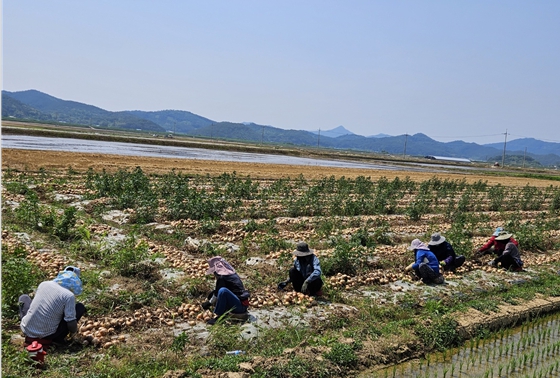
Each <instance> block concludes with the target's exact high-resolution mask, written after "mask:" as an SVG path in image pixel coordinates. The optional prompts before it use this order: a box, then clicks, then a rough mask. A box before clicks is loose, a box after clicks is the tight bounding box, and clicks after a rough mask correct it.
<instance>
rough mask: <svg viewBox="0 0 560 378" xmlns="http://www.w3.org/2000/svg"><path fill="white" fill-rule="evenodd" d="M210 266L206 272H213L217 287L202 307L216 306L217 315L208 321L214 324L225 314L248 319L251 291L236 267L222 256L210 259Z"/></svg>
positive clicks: (215, 312) (206, 308)
mask: <svg viewBox="0 0 560 378" xmlns="http://www.w3.org/2000/svg"><path fill="white" fill-rule="evenodd" d="M208 265H209V268H208V270H207V271H206V274H213V275H214V277H215V278H216V288H215V289H214V290H213V291H212V292H211V293H210V294H209V295H208V300H207V301H206V302H204V303H203V304H202V308H203V309H205V310H208V309H209V308H210V307H211V306H212V305H213V306H214V314H216V315H217V317H215V318H212V319H208V321H207V323H208V324H210V325H213V324H215V323H216V321H217V320H218V318H219V317H220V316H222V315H224V314H226V313H227V314H228V316H229V317H231V318H234V319H239V320H247V319H248V318H249V313H248V312H247V308H248V307H249V292H248V291H247V290H246V289H245V287H244V286H243V282H241V278H239V275H238V274H237V273H236V272H235V269H233V267H232V266H231V265H230V264H229V263H228V262H227V261H226V260H225V259H224V258H223V257H221V256H216V257H212V258H211V259H210V260H208Z"/></svg>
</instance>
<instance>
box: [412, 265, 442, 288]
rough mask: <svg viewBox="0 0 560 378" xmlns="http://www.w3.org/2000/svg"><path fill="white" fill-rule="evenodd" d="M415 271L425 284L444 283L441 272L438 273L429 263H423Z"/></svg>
mask: <svg viewBox="0 0 560 378" xmlns="http://www.w3.org/2000/svg"><path fill="white" fill-rule="evenodd" d="M414 272H415V273H416V275H417V276H418V277H420V278H421V279H422V282H424V283H425V284H433V283H434V284H442V283H443V281H444V279H443V275H442V274H441V273H439V274H438V273H436V272H435V271H434V270H433V269H432V268H431V267H430V266H429V265H428V264H426V263H421V264H420V265H419V266H418V268H417V269H414Z"/></svg>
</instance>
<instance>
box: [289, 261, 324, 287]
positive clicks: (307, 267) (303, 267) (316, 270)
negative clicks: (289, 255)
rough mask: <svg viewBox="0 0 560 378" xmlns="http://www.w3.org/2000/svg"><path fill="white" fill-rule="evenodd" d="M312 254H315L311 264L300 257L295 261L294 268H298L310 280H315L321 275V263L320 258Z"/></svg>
mask: <svg viewBox="0 0 560 378" xmlns="http://www.w3.org/2000/svg"><path fill="white" fill-rule="evenodd" d="M311 256H313V259H311V262H310V263H309V264H305V263H302V262H300V259H296V260H295V261H294V268H296V270H297V271H298V272H300V273H301V274H302V276H303V278H304V279H305V280H306V281H308V282H311V281H315V280H316V279H317V278H319V277H321V264H320V263H319V259H318V258H317V256H315V255H311Z"/></svg>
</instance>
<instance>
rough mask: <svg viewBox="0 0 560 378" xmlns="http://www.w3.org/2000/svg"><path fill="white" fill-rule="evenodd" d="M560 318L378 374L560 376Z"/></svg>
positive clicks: (398, 376) (493, 377)
mask: <svg viewBox="0 0 560 378" xmlns="http://www.w3.org/2000/svg"><path fill="white" fill-rule="evenodd" d="M559 318H560V315H559V314H555V315H552V316H549V317H545V318H542V319H539V320H536V321H534V322H532V323H528V324H524V325H522V326H521V327H518V328H515V329H507V330H502V331H500V332H499V333H497V334H496V336H494V337H493V338H490V339H471V340H469V341H467V342H466V343H465V345H464V346H463V347H461V348H458V349H452V350H448V351H445V352H442V353H435V354H430V355H427V356H426V358H425V359H421V360H411V361H407V362H405V363H402V364H400V365H395V366H391V367H389V368H386V369H383V370H380V371H376V372H374V373H372V374H371V376H373V377H378V378H382V377H386V378H404V377H407V378H408V377H418V378H424V377H425V378H438V377H439V378H456V377H465V378H470V377H477V378H478V377H480V378H506V377H507V378H517V377H520V378H525V377H527V378H537V377H538V378H541V377H559V376H560V321H559Z"/></svg>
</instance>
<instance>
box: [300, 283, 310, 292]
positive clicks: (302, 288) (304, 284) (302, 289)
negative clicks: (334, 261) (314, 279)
mask: <svg viewBox="0 0 560 378" xmlns="http://www.w3.org/2000/svg"><path fill="white" fill-rule="evenodd" d="M307 285H309V283H308V282H307V281H304V282H303V285H301V292H302V293H305V292H306V291H307Z"/></svg>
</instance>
